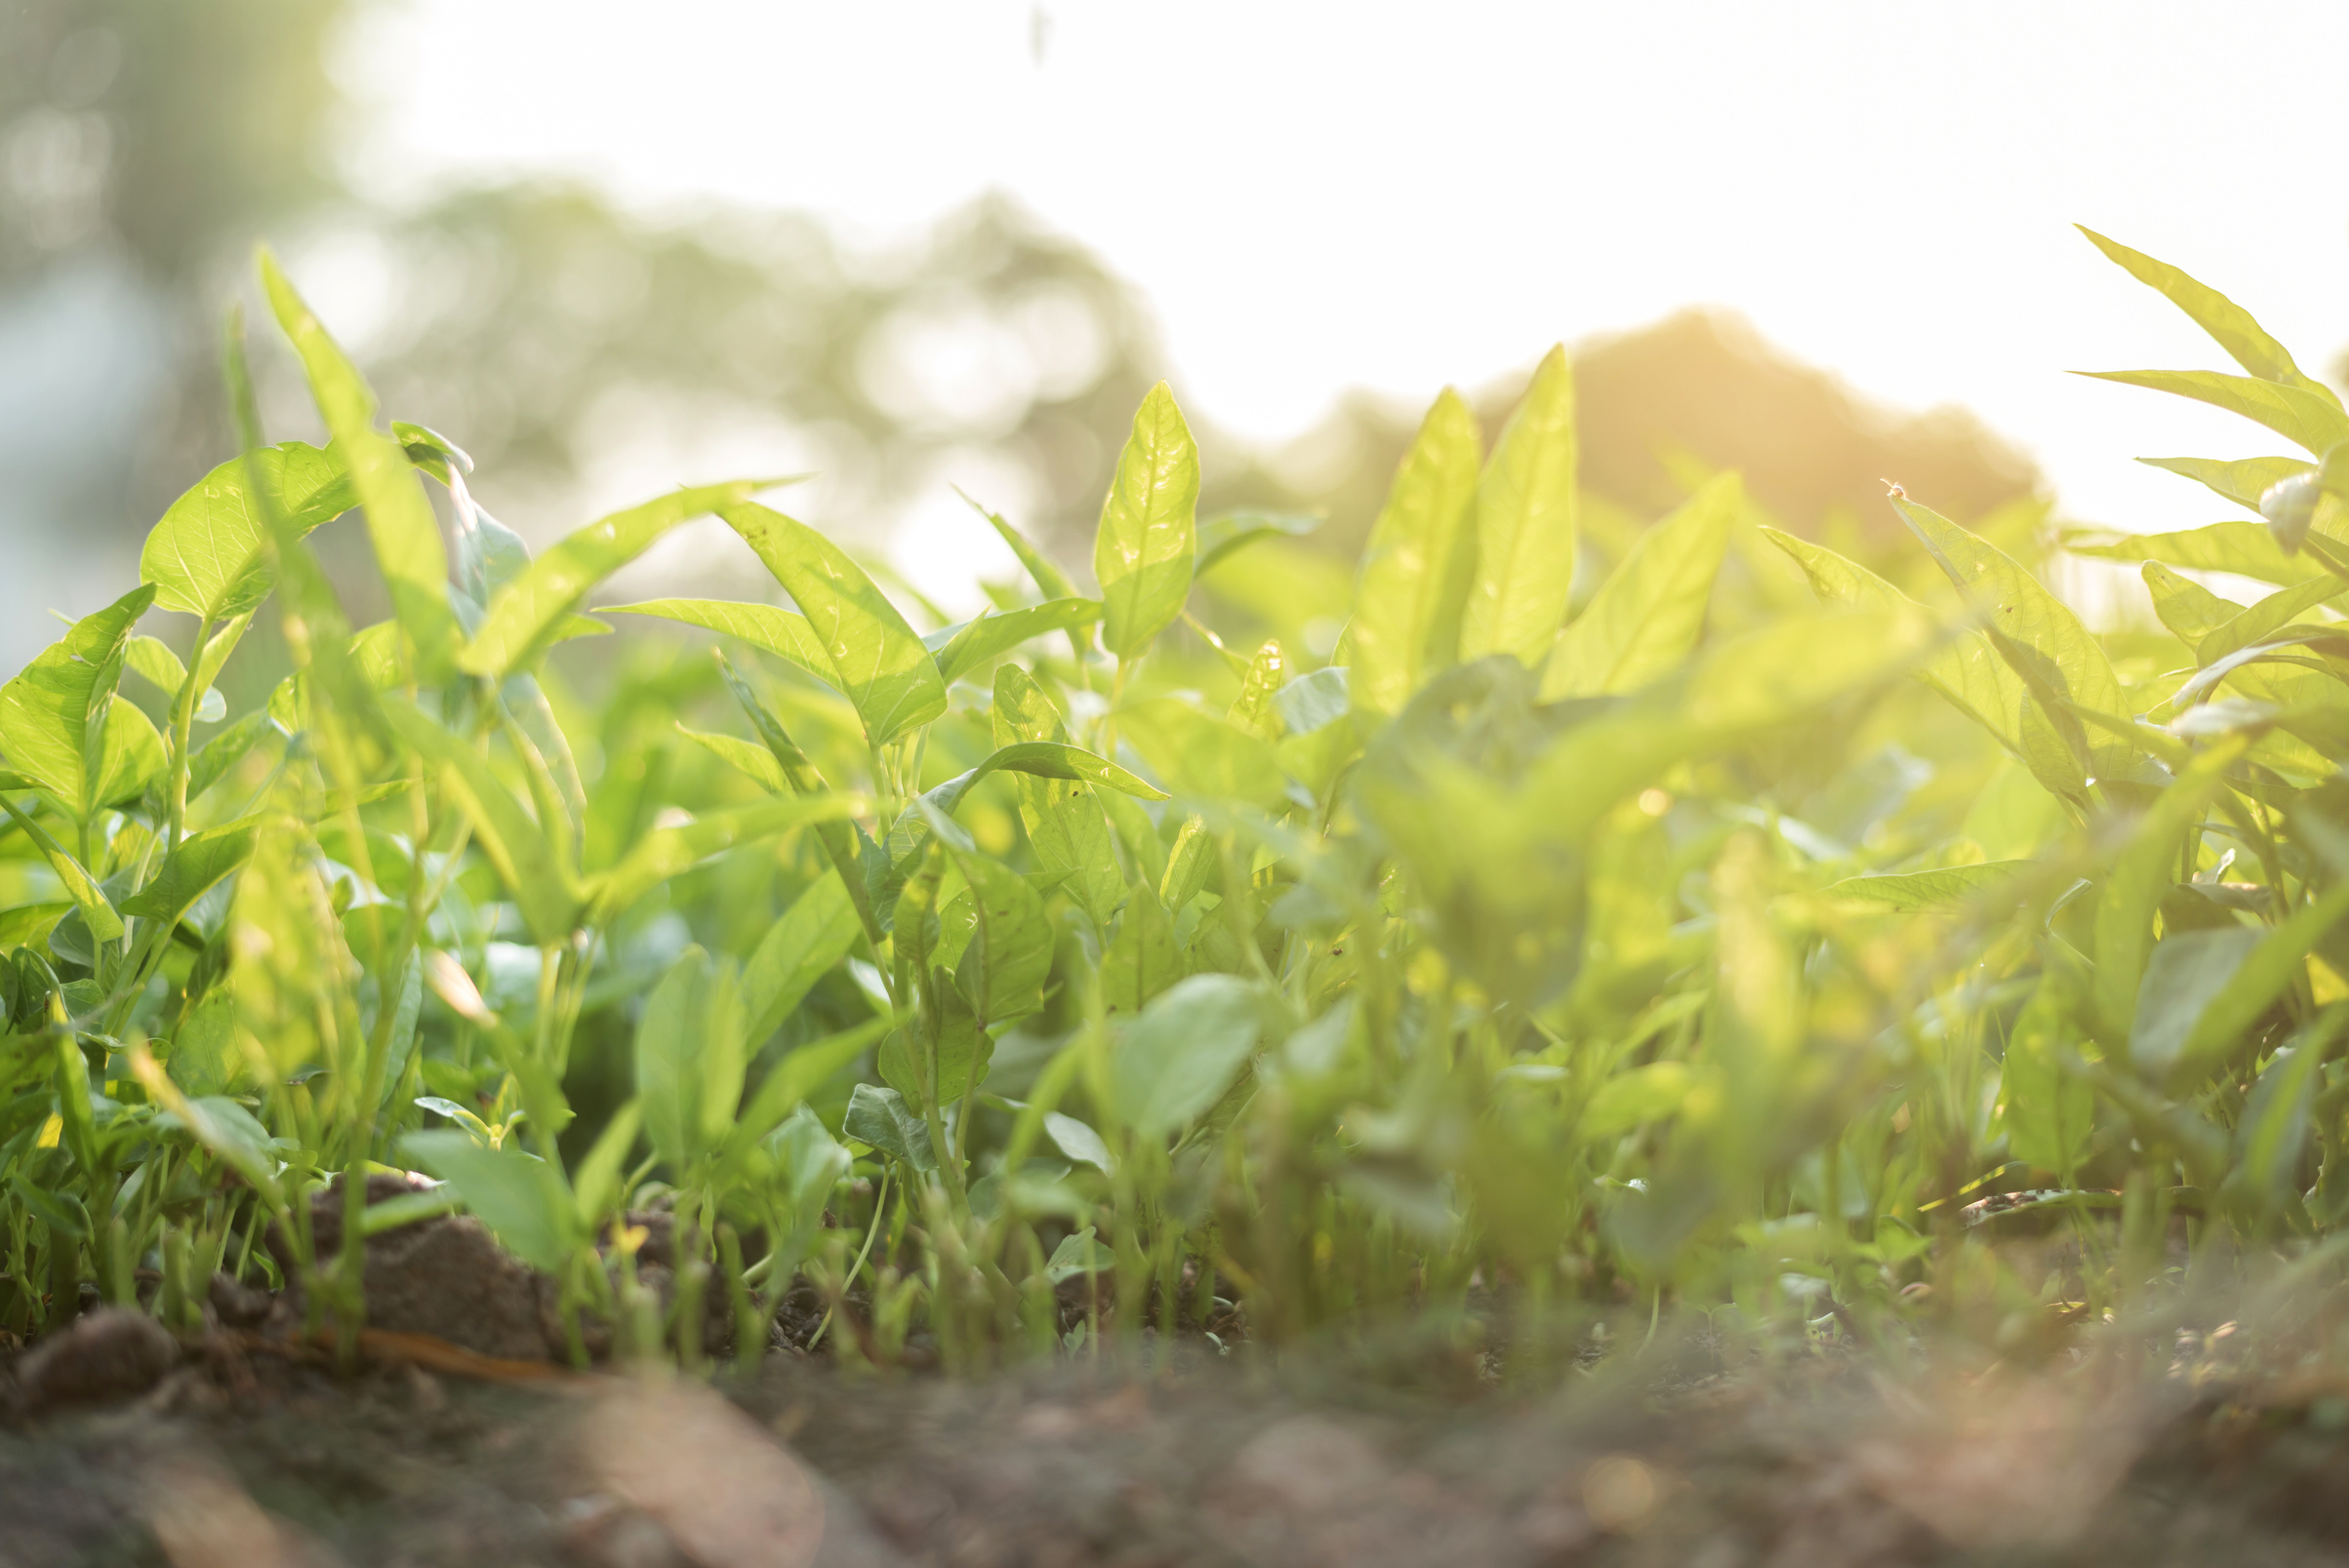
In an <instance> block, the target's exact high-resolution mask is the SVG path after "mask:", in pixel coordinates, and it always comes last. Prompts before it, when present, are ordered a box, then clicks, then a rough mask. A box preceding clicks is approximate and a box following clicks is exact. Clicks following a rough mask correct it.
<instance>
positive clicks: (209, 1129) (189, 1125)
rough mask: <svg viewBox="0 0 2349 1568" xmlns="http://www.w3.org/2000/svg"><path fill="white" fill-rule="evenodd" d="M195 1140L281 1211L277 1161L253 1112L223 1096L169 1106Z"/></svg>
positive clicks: (266, 1133) (283, 1201)
mask: <svg viewBox="0 0 2349 1568" xmlns="http://www.w3.org/2000/svg"><path fill="white" fill-rule="evenodd" d="M173 1114H175V1115H176V1116H178V1117H179V1119H180V1123H181V1125H182V1126H184V1127H185V1128H186V1129H187V1131H188V1133H189V1134H190V1135H191V1136H192V1137H194V1139H195V1141H196V1142H197V1143H199V1144H202V1145H203V1146H205V1147H206V1148H209V1149H211V1150H212V1151H213V1153H215V1154H217V1155H218V1156H220V1159H221V1162H222V1163H223V1165H226V1166H227V1167H228V1168H229V1169H230V1170H232V1171H234V1172H236V1174H237V1175H239V1176H241V1177H243V1178H244V1179H245V1183H246V1185H247V1186H251V1187H252V1188H253V1189H254V1190H255V1191H257V1192H259V1193H261V1194H262V1196H263V1198H265V1199H266V1200H267V1201H268V1202H269V1204H270V1205H271V1206H272V1207H275V1208H278V1209H279V1210H280V1212H282V1211H283V1207H284V1203H285V1199H284V1197H283V1196H282V1194H281V1190H280V1188H279V1186H278V1185H277V1175H276V1169H277V1161H276V1159H275V1157H274V1155H273V1154H272V1152H271V1150H270V1147H269V1133H268V1129H267V1128H265V1127H263V1126H262V1124H261V1123H260V1122H258V1121H256V1120H255V1119H254V1116H253V1112H251V1111H249V1110H247V1109H246V1108H245V1107H244V1106H240V1105H238V1104H237V1103H236V1102H235V1101H233V1100H229V1099H227V1098H225V1097H223V1096H218V1095H206V1096H202V1097H200V1098H197V1099H192V1100H188V1101H186V1102H185V1103H184V1104H182V1105H180V1106H174V1107H173Z"/></svg>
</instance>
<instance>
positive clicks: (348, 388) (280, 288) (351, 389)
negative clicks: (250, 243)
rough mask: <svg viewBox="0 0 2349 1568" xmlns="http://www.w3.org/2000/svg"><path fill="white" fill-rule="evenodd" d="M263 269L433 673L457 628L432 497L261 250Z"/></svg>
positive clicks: (402, 615) (404, 620)
mask: <svg viewBox="0 0 2349 1568" xmlns="http://www.w3.org/2000/svg"><path fill="white" fill-rule="evenodd" d="M261 275H262V285H263V289H264V290H265V292H266V293H267V294H268V297H269V304H270V307H271V308H272V309H273V310H274V311H275V312H276V314H277V324H278V326H279V327H281V328H282V329H284V332H285V335H286V338H287V339H288V341H290V342H292V343H293V345H294V350H295V352H296V353H298V354H300V355H301V356H302V365H303V369H304V372H305V373H306V374H307V376H308V378H309V383H310V395H311V396H312V398H314V399H315V400H316V402H317V404H318V412H319V413H320V414H321V415H323V416H325V419H326V427H327V429H328V431H330V432H331V433H332V434H333V436H334V438H335V451H336V454H337V455H338V456H339V457H340V458H341V459H342V461H343V464H344V467H345V468H346V469H347V470H348V472H349V474H350V490H351V495H352V497H353V499H355V500H356V501H357V503H359V505H360V507H361V508H362V509H363V510H364V511H365V513H366V516H367V535H368V538H369V540H370V541H371V542H372V543H374V545H375V560H376V568H377V570H378V571H380V572H382V573H383V576H384V583H385V586H386V587H387V588H389V589H390V591H391V607H392V610H393V613H394V614H395V615H396V616H397V617H398V619H399V623H400V625H401V627H402V628H403V629H404V630H406V632H407V633H408V636H409V637H410V639H412V640H413V641H414V643H415V645H416V653H417V658H418V660H419V661H420V662H421V665H422V667H423V668H424V669H425V671H426V672H428V673H437V672H438V671H440V670H443V669H445V668H446V667H447V665H448V661H449V660H450V658H451V657H453V656H454V654H455V653H456V650H457V645H458V641H459V632H458V629H457V618H456V616H455V615H454V614H453V613H452V612H451V611H450V609H449V557H448V552H447V551H446V550H444V549H443V548H442V547H441V543H440V524H439V522H438V521H437V520H435V519H434V517H433V516H432V503H430V502H429V501H427V500H425V492H424V486H423V485H422V484H421V483H419V482H418V480H417V478H416V473H415V468H414V465H413V464H412V463H411V462H409V461H408V454H407V453H406V452H405V451H403V450H402V449H401V446H400V443H399V442H398V440H397V439H395V438H394V437H392V436H389V435H386V434H385V433H384V432H382V431H380V430H378V429H377V428H376V427H375V415H376V400H375V393H374V392H372V391H371V390H369V389H368V386H367V383H366V382H365V381H364V380H362V379H361V377H360V375H359V373H358V371H357V369H356V368H355V367H353V366H352V364H351V363H350V360H349V359H348V358H347V357H345V356H344V352H343V350H342V348H341V347H339V346H338V345H337V344H336V342H335V341H334V339H332V338H331V337H329V336H328V335H327V331H326V328H325V327H324V326H323V325H321V324H320V323H319V320H318V318H317V316H315V315H314V314H312V313H311V311H310V307H309V306H308V305H307V304H305V303H304V302H303V300H302V297H301V296H300V295H299V294H297V293H295V292H294V286H293V285H292V284H291V283H289V282H287V281H286V277H285V274H284V273H282V272H280V271H279V270H278V268H277V261H276V259H275V258H273V257H271V256H270V255H269V253H268V252H267V251H263V253H262V256H261Z"/></svg>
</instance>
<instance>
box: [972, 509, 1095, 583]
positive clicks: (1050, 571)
mask: <svg viewBox="0 0 2349 1568" xmlns="http://www.w3.org/2000/svg"><path fill="white" fill-rule="evenodd" d="M954 494H955V495H957V496H961V497H962V503H963V504H964V505H966V506H968V507H969V508H970V509H971V510H973V511H975V512H977V513H978V514H979V515H980V516H982V517H984V518H986V519H987V520H988V522H989V523H990V524H992V526H993V528H994V531H995V532H996V533H997V534H999V535H1001V536H1002V539H1003V543H1006V544H1008V545H1010V546H1011V553H1012V554H1014V555H1016V556H1018V557H1019V561H1020V565H1021V566H1022V567H1024V568H1026V569H1027V572H1028V579H1029V581H1030V582H1032V583H1034V584H1035V590H1036V592H1038V593H1040V594H1042V595H1043V596H1044V597H1045V598H1046V599H1073V598H1074V597H1076V584H1075V583H1073V582H1072V581H1070V578H1069V574H1068V573H1066V572H1064V571H1062V570H1061V569H1060V568H1059V567H1057V566H1055V565H1053V564H1052V559H1051V557H1050V556H1048V555H1046V554H1045V553H1044V552H1043V551H1042V550H1039V549H1037V548H1036V547H1035V545H1034V544H1033V543H1032V542H1031V541H1030V540H1029V538H1028V536H1027V535H1025V534H1023V533H1021V532H1020V531H1019V530H1018V529H1016V528H1014V527H1013V526H1012V525H1011V524H1009V523H1008V522H1005V521H1004V520H1003V517H1002V514H1001V513H999V512H992V511H989V510H988V509H987V508H986V507H985V506H982V505H980V504H979V503H977V502H975V501H973V500H971V498H970V497H969V496H967V495H963V492H962V491H961V490H960V489H959V488H957V489H956V490H955V492H954Z"/></svg>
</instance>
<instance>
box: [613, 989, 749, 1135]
mask: <svg viewBox="0 0 2349 1568" xmlns="http://www.w3.org/2000/svg"><path fill="white" fill-rule="evenodd" d="M742 1012H743V1009H742V992H741V987H740V984H739V981H738V977H737V976H736V973H735V970H734V966H733V964H732V963H731V962H730V961H720V962H716V963H713V962H711V961H710V957H709V954H708V953H707V952H705V951H703V950H702V949H701V948H700V947H698V946H690V947H687V948H686V949H685V950H684V951H683V952H681V953H679V954H678V955H677V957H676V961H675V962H673V963H671V964H670V965H669V967H668V973H666V974H664V975H663V976H662V977H661V982H660V984H659V985H655V986H654V987H653V989H652V993H651V994H650V995H648V996H647V997H646V998H645V1000H644V1011H643V1013H642V1014H641V1015H640V1016H639V1017H638V1019H637V1022H636V1041H635V1063H636V1098H637V1101H638V1103H639V1104H640V1105H641V1106H643V1107H644V1134H645V1137H646V1138H647V1139H649V1140H651V1142H652V1146H653V1148H654V1150H655V1151H656V1152H658V1153H659V1154H660V1156H661V1158H662V1159H663V1160H665V1161H666V1162H667V1163H668V1168H669V1169H670V1170H671V1171H672V1172H675V1173H677V1175H678V1176H680V1177H683V1176H685V1175H686V1174H687V1173H689V1172H691V1171H692V1170H693V1168H694V1167H695V1165H696V1163H697V1162H698V1161H700V1160H701V1159H702V1158H703V1157H704V1156H705V1155H707V1154H710V1153H714V1152H715V1151H716V1149H717V1146H718V1144H719V1143H720V1141H721V1140H722V1139H723V1138H724V1136H725V1134H726V1132H727V1130H728V1129H730V1128H731V1127H732V1126H733V1123H734V1113H735V1111H736V1110H737V1109H738V1108H739V1107H740V1105H741V1101H742V1089H743V1068H744V1055H743V1018H742Z"/></svg>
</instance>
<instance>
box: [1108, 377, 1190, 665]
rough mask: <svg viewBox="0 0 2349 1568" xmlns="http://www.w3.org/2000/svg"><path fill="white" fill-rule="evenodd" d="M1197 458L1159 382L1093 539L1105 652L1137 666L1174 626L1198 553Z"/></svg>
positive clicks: (1122, 457) (1138, 419)
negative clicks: (1153, 642) (1158, 638)
mask: <svg viewBox="0 0 2349 1568" xmlns="http://www.w3.org/2000/svg"><path fill="white" fill-rule="evenodd" d="M1198 499H1199V455H1198V448H1197V446H1196V445H1195V443H1194V442H1193V441H1192V439H1191V427H1190V426H1189V425H1188V424H1186V423H1184V422H1183V414H1182V411H1181V410H1180V409H1178V408H1176V407H1175V400H1174V393H1173V392H1171V391H1169V390H1168V389H1167V386H1166V383H1165V382H1159V383H1158V384H1157V385H1155V386H1154V387H1152V388H1151V390H1150V395H1149V396H1148V397H1145V398H1144V399H1143V400H1142V407H1141V408H1140V409H1139V410H1138V411H1136V413H1135V415H1134V425H1133V430H1132V432H1131V433H1130V434H1129V435H1128V436H1127V437H1126V442H1125V449H1124V451H1122V452H1121V453H1119V454H1118V457H1117V470H1116V473H1115V475H1114V477H1113V478H1112V479H1111V481H1110V493H1109V498H1108V499H1107V500H1106V501H1104V502H1103V503H1102V507H1101V524H1100V527H1099V528H1098V529H1097V530H1096V532H1095V534H1094V537H1093V575H1094V577H1095V578H1097V579H1098V580H1099V581H1100V583H1101V602H1102V624H1101V640H1102V642H1103V644H1104V645H1105V646H1106V647H1107V648H1108V649H1109V650H1110V652H1112V653H1114V654H1115V655H1116V656H1117V657H1118V658H1119V659H1132V658H1133V657H1134V656H1135V655H1137V654H1139V653H1141V652H1142V650H1143V649H1144V648H1146V647H1148V646H1149V645H1150V641H1151V639H1152V638H1154V637H1155V636H1156V635H1157V634H1158V633H1159V632H1161V631H1163V630H1165V629H1166V628H1167V627H1168V626H1170V625H1172V624H1173V623H1174V619H1175V617H1176V616H1177V615H1179V614H1181V613H1182V609H1183V601H1184V600H1185V599H1187V598H1189V597H1190V594H1191V582H1192V577H1193V571H1194V565H1195V556H1196V552H1197V526H1198V524H1197V508H1198Z"/></svg>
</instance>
